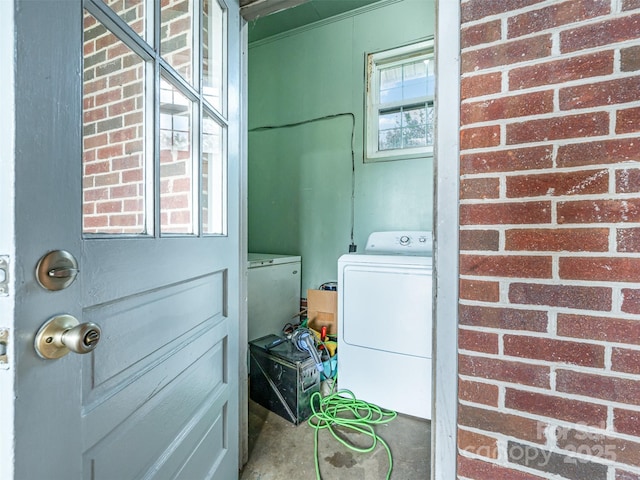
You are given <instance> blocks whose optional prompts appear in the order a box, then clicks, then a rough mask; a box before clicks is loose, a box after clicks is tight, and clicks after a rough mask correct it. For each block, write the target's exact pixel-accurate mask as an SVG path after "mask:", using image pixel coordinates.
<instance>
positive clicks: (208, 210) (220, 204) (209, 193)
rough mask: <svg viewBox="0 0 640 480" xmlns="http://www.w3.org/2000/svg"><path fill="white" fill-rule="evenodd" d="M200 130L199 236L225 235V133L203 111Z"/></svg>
mask: <svg viewBox="0 0 640 480" xmlns="http://www.w3.org/2000/svg"><path fill="white" fill-rule="evenodd" d="M202 129H203V131H202V172H201V176H202V195H201V198H202V233H209V234H224V233H226V232H225V230H226V228H225V224H226V221H225V218H226V196H227V194H226V165H225V162H224V150H223V132H224V130H223V128H222V126H220V125H219V124H218V123H217V122H216V121H215V120H214V119H213V117H212V116H210V115H209V114H207V113H206V112H205V113H204V119H203V125H202Z"/></svg>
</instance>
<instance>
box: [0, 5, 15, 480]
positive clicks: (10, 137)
mask: <svg viewBox="0 0 640 480" xmlns="http://www.w3.org/2000/svg"><path fill="white" fill-rule="evenodd" d="M14 8H15V7H14V2H13V1H2V2H0V45H2V48H0V64H1V65H4V66H5V68H3V69H2V71H0V91H2V95H0V115H1V116H2V118H3V119H4V121H3V122H2V124H3V125H5V128H3V129H0V255H7V256H8V257H9V259H10V271H9V296H3V297H0V328H3V329H8V330H9V345H8V347H7V356H8V362H9V363H8V365H4V366H2V367H0V392H2V394H0V425H2V428H1V429H0V478H6V479H12V478H13V476H14V462H15V426H14V425H15V423H14V401H15V390H14V389H15V361H14V357H15V355H14V349H13V332H15V324H14V301H15V282H14V280H13V279H14V278H15V230H14V224H15V210H14V200H15V173H14V172H15V170H14V163H15V77H14V68H15V62H14V50H15V43H14V39H15V36H14V27H15V25H14V16H13V12H14Z"/></svg>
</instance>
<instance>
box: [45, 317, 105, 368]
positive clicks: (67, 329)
mask: <svg viewBox="0 0 640 480" xmlns="http://www.w3.org/2000/svg"><path fill="white" fill-rule="evenodd" d="M101 334H102V330H101V329H100V327H99V326H98V325H97V324H95V323H92V322H86V323H80V322H78V320H77V319H76V318H75V317H72V316H71V315H58V316H55V317H53V318H50V319H49V320H48V321H47V322H46V323H45V324H44V325H43V326H42V327H40V330H39V331H38V333H37V334H36V339H35V345H34V346H35V349H36V352H38V355H40V356H41V357H42V358H48V359H55V358H60V357H64V356H65V355H66V354H67V353H69V352H75V353H80V354H84V353H89V352H92V351H93V350H94V349H95V348H96V346H97V345H98V342H99V341H100V335H101Z"/></svg>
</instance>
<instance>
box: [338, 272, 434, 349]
mask: <svg viewBox="0 0 640 480" xmlns="http://www.w3.org/2000/svg"><path fill="white" fill-rule="evenodd" d="M342 275H343V277H342V279H343V282H342V291H341V292H340V294H341V295H342V296H343V301H342V308H343V312H342V314H343V315H342V318H343V319H344V321H343V325H342V331H343V338H342V341H343V342H346V343H348V344H350V345H354V346H359V347H364V348H370V349H376V350H382V351H387V352H391V353H399V354H404V355H412V356H417V357H425V358H431V338H432V330H431V329H432V322H431V318H432V287H431V281H432V280H431V268H430V267H410V266H392V265H345V266H344V269H343V271H342Z"/></svg>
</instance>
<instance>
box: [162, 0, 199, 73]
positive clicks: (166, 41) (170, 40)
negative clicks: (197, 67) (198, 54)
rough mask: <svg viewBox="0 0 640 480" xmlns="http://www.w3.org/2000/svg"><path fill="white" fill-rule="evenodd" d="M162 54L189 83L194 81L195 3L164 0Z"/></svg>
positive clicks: (186, 0) (183, 0)
mask: <svg viewBox="0 0 640 480" xmlns="http://www.w3.org/2000/svg"><path fill="white" fill-rule="evenodd" d="M160 18H161V25H160V54H161V55H162V57H163V58H164V59H165V60H166V61H167V63H169V65H171V66H172V67H173V68H175V70H176V71H177V72H178V73H179V74H180V75H181V76H182V77H183V78H184V79H185V80H186V81H187V82H189V83H192V82H193V4H192V2H191V1H190V0H164V1H163V2H162V6H161V7H160Z"/></svg>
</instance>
